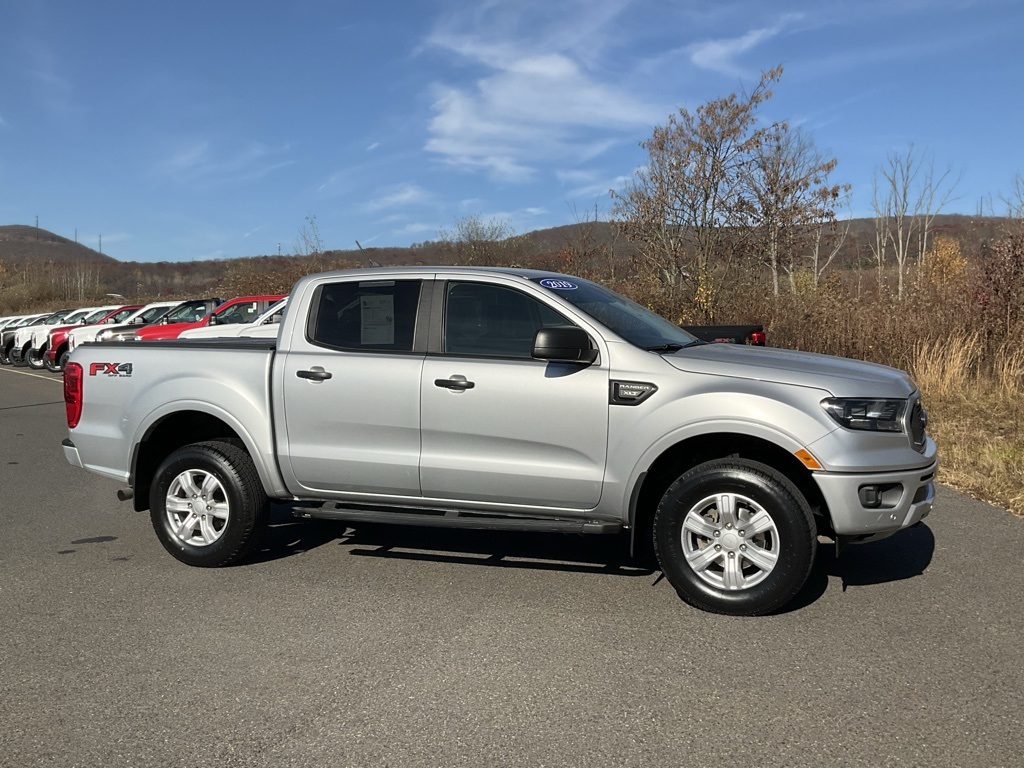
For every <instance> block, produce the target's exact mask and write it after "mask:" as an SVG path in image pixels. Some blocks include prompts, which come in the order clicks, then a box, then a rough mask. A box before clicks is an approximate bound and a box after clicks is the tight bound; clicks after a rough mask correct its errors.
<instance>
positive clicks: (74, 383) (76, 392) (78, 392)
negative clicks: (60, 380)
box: [64, 363, 82, 429]
mask: <svg viewBox="0 0 1024 768" xmlns="http://www.w3.org/2000/svg"><path fill="white" fill-rule="evenodd" d="M64 408H65V410H66V411H67V416H68V429H74V428H75V427H77V426H78V421H79V419H81V418H82V366H81V365H80V364H79V363H68V364H67V365H65V366H64Z"/></svg>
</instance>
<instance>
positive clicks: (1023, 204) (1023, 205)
mask: <svg viewBox="0 0 1024 768" xmlns="http://www.w3.org/2000/svg"><path fill="white" fill-rule="evenodd" d="M1003 202H1004V203H1005V204H1006V215H1007V216H1009V217H1010V218H1011V219H1013V220H1014V221H1020V220H1022V219H1024V174H1022V173H1021V172H1020V171H1017V173H1015V174H1013V179H1012V180H1011V181H1010V192H1009V194H1007V195H1004V196H1003Z"/></svg>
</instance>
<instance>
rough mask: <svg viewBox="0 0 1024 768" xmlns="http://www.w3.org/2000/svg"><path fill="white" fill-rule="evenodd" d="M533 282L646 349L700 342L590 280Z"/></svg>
mask: <svg viewBox="0 0 1024 768" xmlns="http://www.w3.org/2000/svg"><path fill="white" fill-rule="evenodd" d="M533 281H534V282H536V283H538V284H539V285H541V286H542V287H544V288H547V289H548V290H549V291H551V292H552V293H554V294H556V295H558V296H559V297H560V298H562V299H565V300H566V301H568V302H569V303H570V304H572V305H573V306H575V307H578V308H579V309H581V310H583V311H584V312H585V313H587V314H588V315H590V316H591V317H592V318H594V319H595V320H596V321H597V322H599V323H601V325H603V326H604V327H606V328H607V329H608V330H610V331H613V332H614V333H616V334H618V335H619V336H621V337H622V338H624V339H625V340H626V341H628V342H630V343H631V344H635V345H636V346H638V347H641V348H642V349H650V350H657V351H672V350H675V349H682V348H683V347H686V346H690V345H691V344H698V343H700V342H699V341H698V340H697V338H696V337H695V336H691V335H690V334H689V333H687V332H686V331H684V330H683V329H682V328H680V327H679V326H677V325H673V324H672V323H670V322H669V321H668V320H666V319H665V318H663V317H662V316H661V315H656V314H655V313H654V312H651V311H650V310H649V309H645V308H644V307H641V306H640V305H639V304H637V303H636V302H633V301H630V300H629V299H627V298H626V297H625V296H620V295H619V294H617V293H615V292H614V291H609V290H608V289H607V288H604V287H602V286H600V285H598V284H597V283H592V282H590V281H589V280H582V279H580V278H576V277H574V278H550V277H544V278H533Z"/></svg>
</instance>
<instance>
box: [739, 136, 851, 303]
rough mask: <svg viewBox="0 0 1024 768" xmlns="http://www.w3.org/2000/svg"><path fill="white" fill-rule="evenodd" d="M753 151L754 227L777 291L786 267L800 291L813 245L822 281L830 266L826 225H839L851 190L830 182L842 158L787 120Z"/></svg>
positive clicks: (748, 178) (749, 179)
mask: <svg viewBox="0 0 1024 768" xmlns="http://www.w3.org/2000/svg"><path fill="white" fill-rule="evenodd" d="M751 154H752V160H751V162H750V163H748V164H747V166H746V174H745V176H744V183H745V185H746V192H747V195H748V201H747V203H748V206H749V207H748V211H749V212H748V218H749V226H750V227H751V229H752V233H753V235H754V238H753V243H754V245H755V248H756V250H757V252H758V253H759V254H760V256H761V259H762V261H763V262H764V263H765V265H767V267H768V270H769V272H770V273H771V277H772V292H773V293H774V295H776V296H778V295H779V273H780V272H781V271H784V272H786V274H788V276H789V281H790V287H791V288H792V289H793V290H794V291H795V290H796V284H795V275H796V270H797V266H798V259H800V257H801V256H802V255H803V253H804V251H805V249H806V247H807V246H808V245H811V246H812V247H813V248H814V250H813V254H814V267H813V268H814V278H815V279H814V284H815V285H817V282H818V277H819V276H820V274H821V273H820V271H819V268H820V269H822V270H823V269H824V267H823V266H820V261H819V258H818V257H819V255H820V252H821V239H822V237H821V236H822V233H823V232H822V228H823V227H826V226H829V225H834V224H835V219H836V214H835V205H836V202H837V201H838V200H839V198H840V195H841V194H843V193H844V192H846V191H848V190H849V186H848V185H839V184H829V183H828V177H829V175H830V174H831V173H832V171H833V170H834V169H835V167H836V163H837V161H836V159H835V158H834V157H833V158H826V157H825V156H824V155H823V154H822V153H821V152H819V151H818V149H817V147H816V146H815V145H814V140H813V139H812V138H811V137H810V135H809V134H807V133H806V132H804V131H802V130H800V129H794V128H790V127H789V125H787V124H786V123H780V124H778V125H776V126H774V127H773V128H772V130H770V131H768V132H766V133H765V134H763V139H762V141H760V142H758V143H757V144H756V146H754V148H753V150H752V153H751ZM815 235H817V237H816V238H814V236H815ZM812 238H813V240H812ZM832 255H833V256H834V255H835V254H834V253H833V254H832ZM829 261H831V258H830V259H829Z"/></svg>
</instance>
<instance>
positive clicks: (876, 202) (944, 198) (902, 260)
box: [872, 144, 960, 299]
mask: <svg viewBox="0 0 1024 768" xmlns="http://www.w3.org/2000/svg"><path fill="white" fill-rule="evenodd" d="M950 173H951V171H950V170H949V169H947V170H946V171H945V172H944V173H942V174H940V175H939V176H938V177H936V176H935V164H934V160H933V159H932V158H931V156H922V155H920V154H918V153H916V151H915V149H914V145H913V144H909V145H908V146H907V149H906V150H905V151H904V152H895V151H894V152H890V153H889V154H888V156H887V158H886V163H885V165H883V166H880V167H877V168H876V169H875V175H874V189H875V195H874V198H873V201H872V205H873V207H874V212H875V230H876V232H877V233H880V234H882V235H883V236H884V239H885V241H887V242H888V244H889V245H891V246H892V249H893V257H894V258H895V260H896V275H897V290H896V295H897V296H898V297H899V298H900V299H902V298H903V292H904V283H903V278H904V275H905V273H906V267H907V263H908V261H909V259H910V256H911V250H910V246H911V243H913V242H914V238H915V235H916V236H917V242H918V251H917V256H918V258H919V259H920V258H923V256H924V253H925V251H926V249H927V244H928V234H929V231H930V229H931V226H932V223H933V221H934V220H935V216H936V215H938V213H939V212H940V211H941V210H942V208H943V207H944V206H945V205H946V203H948V202H949V200H950V199H951V196H952V193H953V191H954V190H955V188H956V185H957V184H958V183H959V180H960V179H959V178H957V179H955V180H953V179H951V178H950ZM876 240H877V238H876ZM879 253H883V254H884V251H881V250H880V251H879ZM882 261H883V259H879V270H881V267H882Z"/></svg>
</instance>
